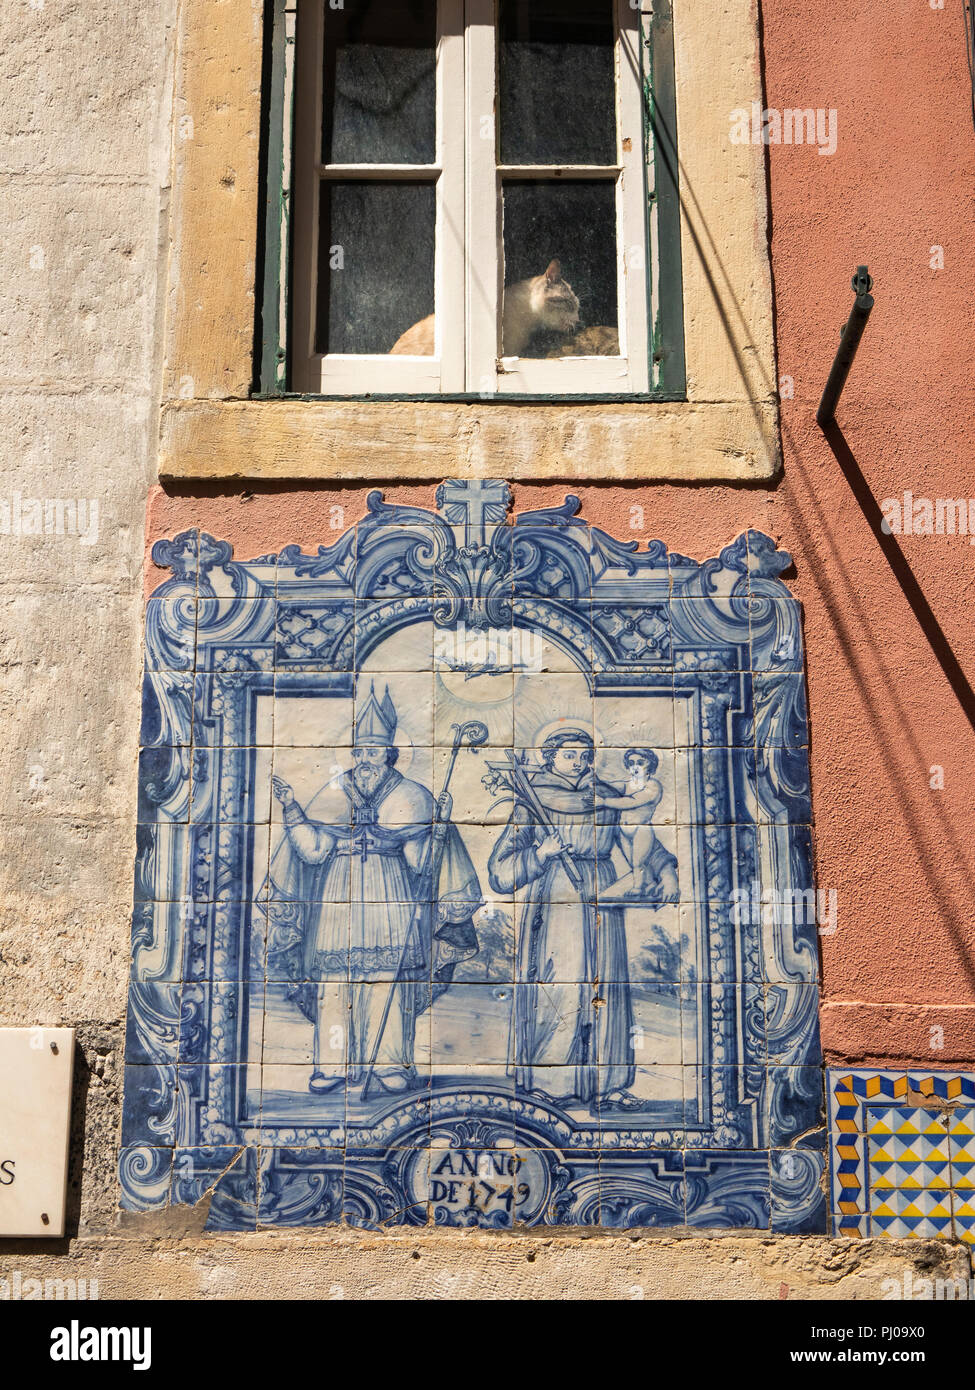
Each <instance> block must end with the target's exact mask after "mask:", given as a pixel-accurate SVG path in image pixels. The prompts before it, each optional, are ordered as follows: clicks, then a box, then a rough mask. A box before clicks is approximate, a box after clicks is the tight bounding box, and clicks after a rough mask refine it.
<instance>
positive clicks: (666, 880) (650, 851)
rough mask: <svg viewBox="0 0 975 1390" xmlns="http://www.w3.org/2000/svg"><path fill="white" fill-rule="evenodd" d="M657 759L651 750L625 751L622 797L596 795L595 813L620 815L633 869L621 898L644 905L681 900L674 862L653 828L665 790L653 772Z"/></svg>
mask: <svg viewBox="0 0 975 1390" xmlns="http://www.w3.org/2000/svg"><path fill="white" fill-rule="evenodd" d="M659 765H660V759H659V758H658V757H657V754H656V753H655V752H654V751H653V749H652V748H628V749H627V750H626V752H625V753H624V754H623V766H624V767H625V768H626V770H627V772H628V773H629V774H630V776H629V781H628V782H627V786H626V794H625V795H622V796H621V795H617V794H616V793H615V792H614V794H613V795H612V796H602V795H597V796H596V810H597V811H619V812H620V835H621V837H622V839H623V840H624V841H625V843H626V857H627V859H628V860H629V861H630V867H631V868H632V870H633V884H632V886H631V887H630V888H628V889H627V890H626V892H625V893H624V897H627V898H633V899H634V900H636V901H638V902H646V903H675V902H677V900H678V899H679V897H680V887H679V885H678V882H677V861H676V859H675V858H674V856H673V855H672V854H671V853H670V852H669V850H666V849H664V847H663V845H662V844H661V843H660V841H659V840H658V839H657V833H656V831H655V830H654V828H653V813H654V811H655V810H656V809H657V807H658V806H659V805H660V800H661V797H662V796H663V794H664V789H663V787H662V786H661V785H660V783H659V782H658V781H657V779H656V777H655V776H654V773H655V772H656V771H657V768H658V767H659Z"/></svg>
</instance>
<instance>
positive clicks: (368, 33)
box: [322, 0, 437, 164]
mask: <svg viewBox="0 0 975 1390" xmlns="http://www.w3.org/2000/svg"><path fill="white" fill-rule="evenodd" d="M436 51H437V5H436V0H344V3H343V6H342V8H341V9H333V8H332V7H331V5H328V4H326V7H325V80H324V84H323V100H322V160H323V162H324V163H326V164H433V163H434V162H435V160H436V123H437V113H436Z"/></svg>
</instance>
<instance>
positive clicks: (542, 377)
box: [494, 0, 648, 395]
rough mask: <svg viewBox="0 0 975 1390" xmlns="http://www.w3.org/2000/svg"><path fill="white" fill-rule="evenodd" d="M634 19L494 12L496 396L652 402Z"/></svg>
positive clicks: (525, 9) (510, 5)
mask: <svg viewBox="0 0 975 1390" xmlns="http://www.w3.org/2000/svg"><path fill="white" fill-rule="evenodd" d="M639 42H640V27H639V14H638V13H637V12H636V11H635V10H634V9H633V8H632V7H631V6H630V4H629V0H605V3H603V4H590V3H583V0H552V3H551V4H546V3H545V2H544V0H542V2H541V3H534V0H499V5H498V22H497V28H496V30H495V45H496V46H495V55H494V67H495V70H496V73H497V90H498V101H497V113H498V115H497V122H498V130H497V151H498V154H497V158H498V163H497V166H496V168H495V170H494V181H495V190H494V193H495V197H496V198H497V201H498V207H499V220H500V229H501V230H500V235H499V238H498V254H499V256H500V257H501V258H502V262H503V267H504V269H503V275H502V276H500V277H499V279H502V280H503V283H504V290H503V294H502V300H501V304H500V306H499V308H500V312H499V314H498V325H499V329H500V350H499V353H498V358H497V362H496V379H495V386H494V389H495V390H496V391H497V392H500V393H509V392H514V393H524V394H529V395H559V394H563V393H566V394H575V393H590V392H591V393H594V394H603V393H617V392H620V393H631V392H642V391H646V390H647V386H648V370H647V339H646V331H647V330H646V324H647V304H646V277H645V270H644V265H645V256H644V254H643V246H644V244H645V243H644V232H643V226H644V206H645V203H644V190H645V181H644V180H645V174H644V169H643V163H642V159H643V125H642V105H641V80H640V50H639Z"/></svg>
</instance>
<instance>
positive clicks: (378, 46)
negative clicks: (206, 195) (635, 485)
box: [294, 0, 464, 395]
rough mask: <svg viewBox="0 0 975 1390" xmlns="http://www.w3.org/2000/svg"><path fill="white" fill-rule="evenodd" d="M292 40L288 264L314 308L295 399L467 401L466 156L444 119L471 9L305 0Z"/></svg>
mask: <svg viewBox="0 0 975 1390" xmlns="http://www.w3.org/2000/svg"><path fill="white" fill-rule="evenodd" d="M298 33H299V73H298V82H299V111H300V112H301V114H302V120H301V123H300V126H301V141H302V142H303V144H302V148H300V149H299V150H298V151H297V158H298V161H299V164H300V165H301V166H302V167H303V169H304V170H305V171H307V173H306V174H305V175H304V177H303V179H302V181H301V192H302V193H303V195H304V199H303V203H300V202H299V198H300V195H299V194H298V191H297V187H296V207H295V219H296V227H295V259H296V264H297V269H298V273H299V274H300V273H301V272H302V271H303V272H304V277H306V278H305V283H307V284H308V285H309V287H310V291H311V293H310V294H308V295H302V296H300V297H298V298H297V299H296V302H295V306H294V322H295V339H296V343H297V344H298V345H299V347H303V348H304V350H305V352H304V363H303V364H302V362H301V361H299V360H296V362H295V370H294V384H295V386H296V387H297V388H298V389H299V390H306V391H312V392H316V393H317V392H321V393H323V394H338V395H362V394H366V393H377V394H385V393H402V394H413V393H419V394H423V393H428V392H429V393H439V392H445V391H462V390H463V389H464V363H463V335H464V327H463V322H462V321H461V322H460V323H459V324H458V323H457V322H456V321H454V322H451V321H450V319H449V317H448V315H447V314H445V313H444V312H443V305H444V304H445V303H450V302H453V303H457V301H458V299H459V297H460V295H461V294H462V285H463V215H464V214H463V187H464V169H463V144H462V142H460V143H458V141H457V138H456V135H455V133H454V131H453V130H452V129H451V120H450V115H449V113H450V112H451V111H453V110H456V106H457V103H458V101H459V102H460V103H461V104H463V51H462V45H463V0H440V3H439V4H437V3H436V0H417V3H411V2H410V0H407V2H406V3H405V4H401V5H396V6H388V5H368V4H358V5H357V4H355V3H353V2H352V0H350V4H349V5H348V6H345V7H343V8H342V9H338V10H336V9H333V8H332V7H331V6H330V5H329V4H328V0H303V3H302V5H301V8H300V9H299V28H298ZM312 113H313V114H314V119H310V116H312ZM458 154H459V158H458ZM296 182H297V181H296ZM410 330H413V332H412V334H411V333H410ZM298 355H299V356H300V352H299V354H298Z"/></svg>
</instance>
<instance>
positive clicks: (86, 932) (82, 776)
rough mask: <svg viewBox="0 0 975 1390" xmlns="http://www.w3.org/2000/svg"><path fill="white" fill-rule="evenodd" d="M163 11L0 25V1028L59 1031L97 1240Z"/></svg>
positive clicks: (135, 661)
mask: <svg viewBox="0 0 975 1390" xmlns="http://www.w3.org/2000/svg"><path fill="white" fill-rule="evenodd" d="M169 9H170V7H169V6H167V5H165V4H164V5H161V6H160V5H156V4H149V3H141V4H136V5H133V6H127V7H126V10H125V15H124V19H123V20H120V15H119V10H118V7H117V6H116V5H114V4H110V3H107V0H89V2H88V3H86V4H84V5H83V6H79V5H76V4H72V3H69V0H44V2H43V3H34V0H31V3H26V0H25V2H24V3H22V2H21V0H13V3H10V4H6V5H3V6H2V7H0V91H2V98H0V223H2V225H3V236H2V238H0V325H2V328H0V438H2V440H3V450H2V455H0V500H2V502H3V503H5V504H6V505H7V508H8V516H7V530H8V534H0V665H2V680H0V722H2V728H3V737H2V741H0V1019H2V1021H3V1022H4V1023H61V1022H64V1023H71V1024H74V1025H76V1026H77V1028H78V1030H79V1031H78V1036H79V1040H80V1043H81V1046H82V1048H83V1050H84V1054H85V1055H84V1061H83V1062H82V1061H81V1060H80V1059H79V1064H78V1068H77V1071H78V1073H79V1101H78V1107H77V1116H76V1119H77V1121H78V1124H77V1130H76V1133H77V1143H78V1144H79V1145H80V1143H81V1139H82V1134H84V1144H85V1158H86V1162H85V1168H84V1177H83V1179H82V1170H81V1151H80V1148H79V1149H78V1151H77V1152H76V1153H75V1156H74V1159H73V1164H72V1175H71V1185H72V1196H71V1199H70V1202H69V1212H70V1213H71V1215H70V1216H69V1220H70V1219H72V1217H73V1220H74V1222H75V1223H77V1220H78V1210H79V1206H78V1203H79V1188H80V1186H81V1185H82V1184H83V1186H84V1208H85V1215H84V1218H83V1224H86V1225H94V1226H96V1227H98V1228H104V1226H105V1225H106V1224H107V1223H109V1222H110V1221H111V1214H112V1206H113V1203H114V1200H115V1198H114V1191H113V1186H114V1182H113V1177H112V1174H111V1165H110V1162H109V1159H108V1155H109V1152H110V1150H111V1148H112V1147H113V1145H114V1143H115V1134H116V1130H117V1125H118V1110H117V1105H118V1095H119V1094H120V1090H119V1081H120V1068H121V1061H120V1052H119V1046H120V1039H121V1036H122V1020H123V1009H124V1000H125V986H126V968H127V955H128V946H127V937H128V934H129V917H130V910H131V909H130V902H131V891H132V888H131V874H130V870H129V861H130V860H131V857H132V852H133V844H134V828H133V817H134V807H135V787H134V784H133V779H132V766H133V759H134V757H135V748H136V740H137V714H136V710H135V706H134V704H133V699H132V695H133V692H134V691H135V689H136V688H137V685H138V679H139V670H140V661H141V652H140V631H139V629H140V595H139V588H140V584H139V578H140V566H141V556H142V536H143V515H144V502H145V493H146V487H147V484H148V482H149V479H150V478H151V476H152V472H153V468H154V457H153V452H152V444H151V441H152V438H153V435H154V431H155V421H156V414H155V375H156V373H155V366H154V361H155V356H156V335H155V320H156V295H155V285H156V273H157V259H158V247H159V244H160V218H161V214H163V213H164V211H165V204H166V194H165V190H164V188H163V187H162V183H163V180H164V177H165V176H164V173H163V171H164V170H165V169H166V167H167V163H168V158H167V156H168V140H169V134H168V115H167V106H166V101H165V92H166V84H165V77H166V72H167V66H168V62H169V38H170V30H169ZM31 499H35V500H37V501H38V502H40V503H41V504H43V503H44V502H49V503H52V504H53V503H54V502H55V500H56V499H60V500H62V501H71V502H73V503H74V504H75V506H77V503H78V501H79V500H82V501H83V502H84V503H85V507H86V510H85V513H84V515H85V518H86V522H88V528H87V530H88V534H87V536H86V538H85V539H82V538H80V537H79V536H78V535H67V534H61V535H58V534H56V531H55V532H53V533H52V534H44V533H42V534H40V535H33V534H24V524H25V522H26V524H29V521H27V520H26V519H27V518H28V517H29V514H30V511H31V508H30V505H29V503H30V500H31ZM18 506H19V511H20V514H21V517H22V521H21V525H20V526H19V527H18V525H17V522H16V514H17V511H18ZM96 508H97V512H96V511H95V510H94V509H96ZM0 513H2V508H0ZM52 516H55V513H53V512H52ZM42 518H43V510H42ZM42 524H43V521H42ZM54 525H55V526H56V520H55V521H54ZM18 530H19V531H20V534H17V531H18ZM11 531H12V532H13V534H10V533H9V532H11ZM82 1116H84V1118H85V1123H84V1125H83V1126H82V1123H81V1121H82Z"/></svg>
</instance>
